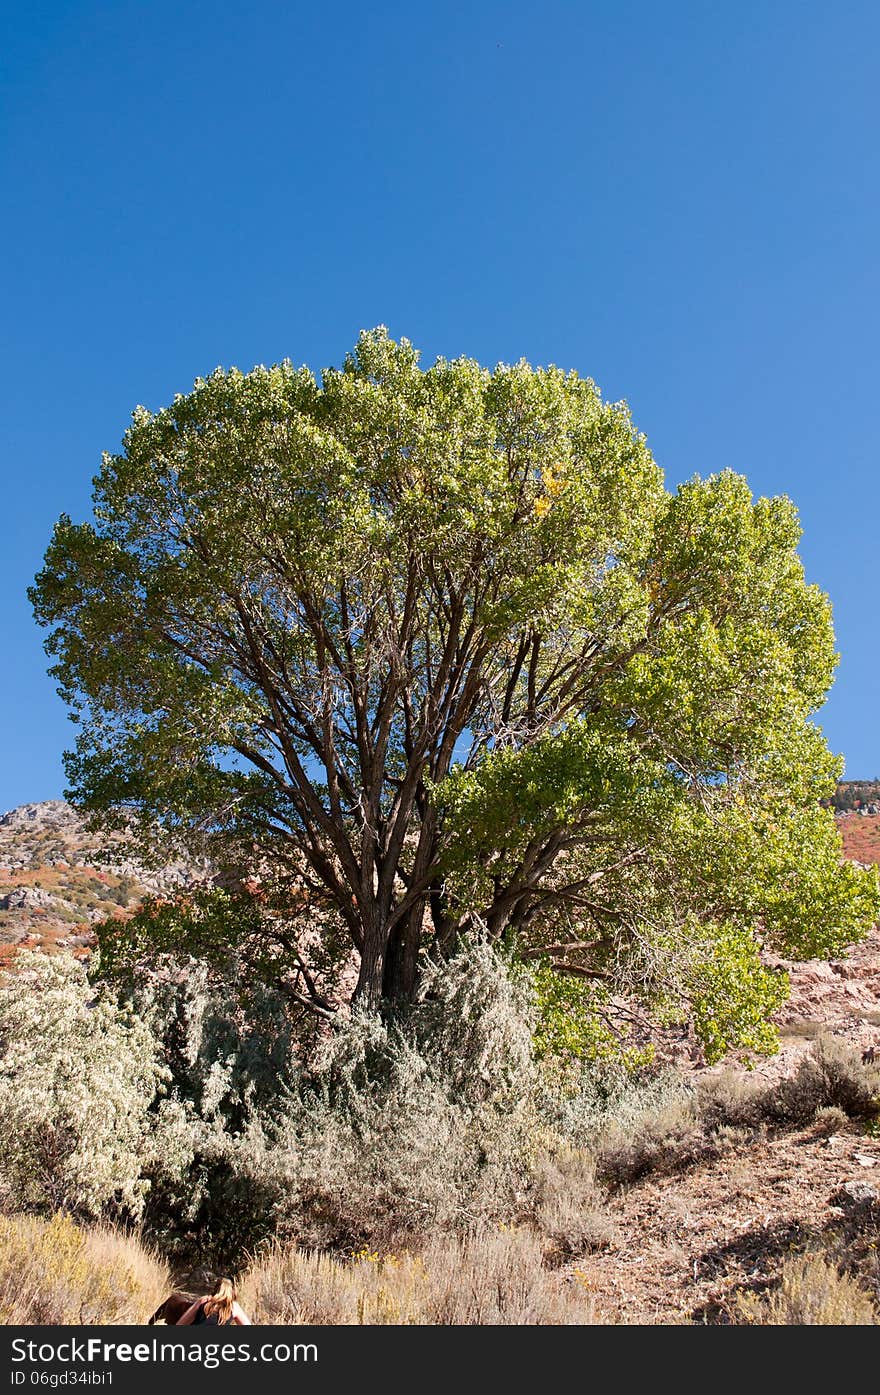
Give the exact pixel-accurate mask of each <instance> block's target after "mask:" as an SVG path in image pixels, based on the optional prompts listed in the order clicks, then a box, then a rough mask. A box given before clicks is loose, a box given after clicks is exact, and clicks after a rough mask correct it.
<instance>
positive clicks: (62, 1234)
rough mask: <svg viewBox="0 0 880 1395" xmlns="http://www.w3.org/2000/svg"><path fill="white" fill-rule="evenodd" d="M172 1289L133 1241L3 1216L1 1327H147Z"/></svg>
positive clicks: (61, 1221) (58, 1219) (64, 1220)
mask: <svg viewBox="0 0 880 1395" xmlns="http://www.w3.org/2000/svg"><path fill="white" fill-rule="evenodd" d="M170 1287H171V1279H170V1274H169V1272H168V1267H167V1265H165V1264H164V1263H163V1262H162V1261H161V1260H160V1259H159V1258H158V1257H157V1256H156V1255H155V1254H154V1253H153V1252H152V1251H150V1250H148V1249H146V1248H145V1247H144V1246H143V1245H142V1244H141V1243H140V1241H139V1240H137V1239H136V1238H135V1237H133V1236H128V1235H122V1234H119V1233H116V1232H114V1231H112V1230H110V1229H108V1228H105V1227H102V1226H99V1227H96V1228H94V1229H88V1230H86V1229H82V1228H81V1227H80V1226H77V1225H75V1224H74V1222H73V1221H72V1220H71V1219H70V1218H69V1217H68V1216H65V1215H62V1214H60V1213H59V1214H57V1215H55V1216H53V1217H52V1219H51V1220H48V1221H45V1220H41V1219H39V1218H37V1217H35V1216H0V1323H2V1324H4V1325H5V1324H9V1323H19V1324H23V1325H32V1324H45V1325H58V1324H61V1325H63V1324H72V1323H77V1324H79V1323H96V1324H107V1323H142V1322H146V1320H147V1318H148V1317H149V1315H150V1313H152V1312H153V1311H154V1309H155V1308H156V1307H157V1306H158V1305H159V1303H160V1302H161V1301H162V1299H163V1298H164V1297H165V1296H166V1295H167V1293H168V1290H169V1288H170Z"/></svg>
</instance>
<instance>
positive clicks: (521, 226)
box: [0, 0, 880, 809]
mask: <svg viewBox="0 0 880 1395" xmlns="http://www.w3.org/2000/svg"><path fill="white" fill-rule="evenodd" d="M0 21H2V28H0V187H2V189H3V195H4V199H3V201H4V215H3V219H2V221H0V268H2V271H0V275H2V280H3V285H2V305H3V309H4V320H5V333H4V335H3V339H2V344H0V355H2V371H0V397H2V401H0V480H2V491H3V502H4V509H3V527H2V535H0V597H2V605H0V653H2V654H3V657H4V660H5V663H4V669H5V672H4V675H3V682H2V684H0V809H5V808H9V807H11V806H13V805H15V804H18V803H22V802H24V801H27V800H32V799H46V798H53V797H58V796H59V795H60V794H61V792H62V789H63V785H64V777H63V772H62V769H61V760H60V757H61V752H62V750H63V748H64V746H65V745H67V744H69V743H70V742H71V740H72V737H73V728H72V727H71V726H70V725H69V724H68V722H67V720H66V717H65V712H64V709H63V707H62V704H61V702H60V699H59V698H58V697H57V696H56V694H55V691H54V685H53V683H52V680H51V679H49V678H48V677H47V676H46V672H45V670H46V659H45V657H44V655H43V652H42V639H43V636H42V633H41V632H40V631H38V630H37V628H36V627H35V625H34V623H33V620H32V617H31V614H30V609H29V606H28V603H27V600H26V598H25V588H26V587H27V585H28V584H29V582H30V580H31V579H32V577H33V574H34V572H35V571H36V570H37V569H38V567H39V565H40V562H41V558H42V554H43V551H44V549H45V546H46V543H47V541H48V538H49V534H50V532H51V528H52V524H53V522H54V521H55V519H56V518H57V516H58V515H59V513H61V512H62V511H65V512H68V513H70V514H71V515H73V516H74V517H75V518H83V517H85V516H87V514H88V512H89V498H90V489H91V477H92V475H93V474H94V473H95V471H96V469H97V468H98V465H99V461H100V453H101V451H102V450H114V449H116V448H117V446H118V444H119V440H120V437H121V435H122V432H123V431H124V429H125V427H126V425H127V422H128V419H129V414H130V412H131V409H132V408H133V407H134V406H135V405H136V404H137V403H144V404H145V405H147V406H149V407H159V406H161V405H162V404H164V403H165V402H167V401H168V400H169V399H170V398H171V397H172V395H173V394H174V393H175V392H177V391H186V390H187V389H188V388H189V387H190V385H191V384H192V381H193V379H194V378H195V377H196V376H198V375H200V374H203V373H206V372H209V371H210V370H211V369H213V368H214V367H215V366H217V365H218V364H222V365H224V366H229V365H232V364H237V365H238V366H239V367H241V368H245V369H246V368H249V367H251V366H252V365H253V364H254V363H259V362H262V363H268V362H274V361H276V360H278V359H280V358H284V357H290V358H292V359H294V360H295V361H296V362H305V363H309V364H310V365H311V366H312V367H314V368H315V369H316V370H317V369H320V368H321V367H323V366H325V365H327V364H333V363H339V362H340V361H341V359H342V358H343V357H344V355H345V353H346V351H347V349H349V348H350V347H351V345H352V344H353V343H354V340H355V338H356V336H357V333H358V331H359V330H360V329H361V328H363V327H369V326H372V325H375V324H379V323H384V324H387V325H388V326H389V328H390V330H391V332H392V333H393V334H394V335H396V336H399V335H406V336H407V337H409V338H410V339H412V340H413V341H414V342H415V343H416V344H417V345H418V346H419V347H420V348H421V349H422V350H423V354H424V357H425V359H426V360H428V361H430V360H432V359H433V358H434V357H435V356H436V355H437V354H445V355H447V356H454V355H457V354H462V353H464V354H469V355H472V356H474V357H476V358H478V359H480V360H481V361H483V362H484V363H487V364H490V365H491V364H494V363H496V362H498V361H499V360H505V361H510V360H514V359H518V358H520V357H525V358H528V359H530V360H531V361H532V362H533V363H549V362H554V363H557V364H559V365H561V366H562V367H565V368H576V369H578V370H579V371H580V372H581V373H584V374H588V375H590V376H592V377H593V378H594V379H595V380H596V381H597V382H598V384H599V385H600V387H601V388H602V390H603V393H604V394H605V395H606V396H608V397H610V398H613V399H618V398H622V397H625V398H626V399H627V400H628V402H629V403H630V406H631V408H632V411H633V415H634V418H635V420H636V423H637V424H638V426H639V427H640V428H641V429H642V430H643V431H645V432H646V434H647V437H648V440H649V443H650V444H651V446H652V449H653V451H654V454H655V456H656V458H657V459H658V461H659V463H660V464H661V465H662V466H663V468H664V470H665V472H666V477H667V482H668V484H670V485H671V486H674V485H675V484H677V483H679V482H680V481H681V480H683V479H685V478H687V477H688V476H689V475H690V474H692V473H693V472H694V471H699V472H700V473H703V474H705V473H708V472H710V471H712V470H716V469H719V468H721V467H724V466H728V465H729V466H732V467H734V468H735V469H738V470H741V471H743V472H744V473H745V474H746V475H747V476H748V477H749V480H750V481H751V484H752V486H753V488H754V490H755V492H756V493H761V494H766V493H787V494H789V495H790V496H791V497H792V498H793V499H794V500H795V502H796V503H797V505H798V507H799V509H800V512H801V518H802V523H803V526H804V540H803V544H802V548H801V553H802V556H803V558H804V561H805V564H806V567H807V572H808V575H809V577H810V579H811V580H814V581H817V582H819V583H820V584H821V585H822V586H823V587H824V588H825V589H826V590H827V591H828V592H829V593H830V595H831V598H832V602H833V605H834V615H835V624H836V631H837V637H838V648H839V649H840V651H841V656H842V657H841V663H840V668H839V672H838V679H837V683H836V685H835V688H834V690H833V692H832V695H831V697H830V699H829V701H828V703H827V705H826V706H825V708H824V709H823V711H822V713H821V715H820V718H819V720H820V722H821V724H822V726H823V727H824V729H825V732H826V734H827V737H828V739H829V742H830V744H831V746H832V748H833V749H834V750H836V751H840V752H843V754H844V755H845V757H846V766H847V774H848V775H850V776H851V777H872V776H874V775H876V774H880V737H878V721H877V701H876V699H877V695H878V688H880V683H878V668H880V658H878V646H877V624H876V619H875V616H876V613H877V595H878V590H880V568H878V551H877V546H876V543H877V536H876V532H875V529H876V526H877V517H878V502H880V501H878V492H880V486H878V471H877V467H876V456H877V444H876V425H875V416H876V400H877V382H878V367H880V364H878V357H880V354H878V338H877V334H876V329H875V315H876V312H877V306H878V290H880V258H878V254H877V253H878V246H880V181H878V162H877V149H878V134H880V132H878V107H880V95H878V94H880V84H878V82H877V54H878V51H880V42H878V41H880V6H878V5H877V4H876V3H873V2H872V3H846V0H843V3H840V2H839V3H836V4H835V5H833V6H829V5H827V4H820V3H815V2H814V0H763V2H762V3H757V2H756V0H744V3H740V4H739V5H736V6H733V5H722V4H720V3H708V0H704V3H689V2H688V0H669V3H667V4H662V5H661V4H659V3H655V2H654V0H642V2H641V3H639V2H638V0H604V2H603V3H598V0H570V2H567V3H560V0H544V3H542V4H540V5H539V4H537V3H516V0H504V3H496V0H483V3H482V4H480V5H479V6H474V5H472V4H459V3H444V4H442V5H441V4H435V3H433V0H423V2H422V3H421V4H419V5H415V4H412V3H384V2H383V0H376V3H374V4H372V5H371V6H365V5H363V4H352V3H348V0H337V3H336V4H335V5H334V6H332V7H331V6H318V5H315V4H309V5H306V4H302V3H300V2H299V0H285V3H269V2H268V0H251V3H250V4H249V5H247V6H232V5H223V4H222V3H221V4H219V5H218V4H217V3H216V0H214V3H211V4H208V3H201V2H196V3H193V0H176V3H173V4H172V3H167V0H151V3H150V4H149V5H147V4H144V3H142V2H141V3H139V4H133V3H128V2H127V0H113V3H108V4H104V5H101V4H95V3H85V0H67V3H63V0H57V3H42V0H31V3H29V4H28V5H20V4H15V5H14V4H12V3H11V0H4V3H3V4H2V5H0Z"/></svg>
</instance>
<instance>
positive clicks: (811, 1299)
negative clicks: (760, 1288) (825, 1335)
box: [737, 1254, 878, 1327]
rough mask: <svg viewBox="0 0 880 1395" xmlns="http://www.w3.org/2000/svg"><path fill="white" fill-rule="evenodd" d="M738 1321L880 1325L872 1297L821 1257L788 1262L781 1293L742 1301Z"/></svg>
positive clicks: (776, 1324) (763, 1324)
mask: <svg viewBox="0 0 880 1395" xmlns="http://www.w3.org/2000/svg"><path fill="white" fill-rule="evenodd" d="M737 1317H738V1320H739V1321H740V1322H741V1323H746V1324H752V1325H758V1326H761V1327H859V1326H866V1325H871V1324H875V1323H877V1322H878V1312H877V1308H876V1306H875V1304H874V1302H873V1300H872V1298H871V1296H870V1294H869V1293H868V1292H867V1291H866V1290H865V1289H864V1288H863V1287H862V1285H861V1284H860V1283H859V1282H858V1281H857V1280H856V1279H854V1278H851V1277H850V1275H848V1274H843V1273H841V1271H840V1270H839V1269H838V1267H837V1265H836V1264H834V1263H833V1262H832V1261H831V1260H829V1259H826V1258H825V1256H824V1255H821V1254H806V1255H799V1256H798V1257H797V1258H796V1259H788V1260H786V1262H785V1264H784V1265H783V1267H782V1279H781V1282H780V1285H779V1287H778V1289H775V1290H774V1291H773V1292H772V1293H770V1294H767V1295H762V1296H757V1295H754V1294H749V1295H746V1296H744V1297H742V1298H740V1300H739V1303H738V1307H737Z"/></svg>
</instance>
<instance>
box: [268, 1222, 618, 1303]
mask: <svg viewBox="0 0 880 1395" xmlns="http://www.w3.org/2000/svg"><path fill="white" fill-rule="evenodd" d="M240 1292H241V1295H242V1303H243V1305H244V1307H245V1308H246V1309H247V1310H248V1311H249V1312H250V1314H251V1316H252V1317H254V1320H255V1321H258V1322H266V1323H291V1324H306V1323H315V1324H325V1323H327V1324H329V1323H337V1324H362V1323H368V1324H431V1325H435V1324H440V1325H453V1324H465V1323H467V1324H480V1325H491V1324H504V1325H522V1324H553V1325H565V1324H579V1323H591V1322H595V1321H597V1320H598V1318H597V1314H596V1309H595V1305H594V1302H593V1300H592V1299H591V1298H590V1297H589V1295H588V1294H587V1293H586V1291H585V1290H584V1288H583V1287H582V1286H581V1285H580V1284H578V1283H577V1282H566V1281H565V1280H564V1279H563V1278H562V1276H561V1275H559V1274H554V1273H551V1272H549V1271H548V1270H547V1269H545V1268H544V1267H543V1265H542V1252H541V1243H540V1240H539V1238H538V1237H537V1236H536V1235H534V1233H532V1232H531V1231H528V1230H517V1229H511V1228H504V1229H502V1228H496V1229H494V1230H483V1231H479V1232H477V1233H475V1234H472V1235H469V1236H450V1237H446V1238H436V1237H435V1238H434V1239H433V1240H431V1241H430V1242H429V1243H428V1244H427V1245H426V1246H425V1247H424V1248H423V1249H422V1251H421V1252H420V1253H419V1254H418V1255H412V1254H408V1253H407V1254H385V1255H383V1254H380V1253H379V1252H378V1251H369V1250H362V1251H360V1252H356V1253H355V1254H353V1255H352V1256H351V1257H350V1258H349V1259H334V1258H331V1257H330V1256H328V1255H322V1254H315V1253H313V1252H309V1251H303V1250H300V1249H297V1248H295V1247H292V1246H283V1245H281V1244H275V1245H274V1246H272V1248H271V1249H270V1250H269V1251H268V1252H267V1253H265V1254H264V1255H263V1256H262V1257H261V1258H260V1259H259V1260H257V1261H256V1262H255V1263H254V1264H253V1266H252V1267H251V1268H250V1270H249V1271H248V1272H247V1274H246V1275H245V1276H244V1278H243V1279H242V1281H241V1284H240Z"/></svg>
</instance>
